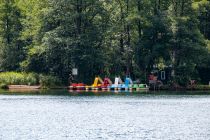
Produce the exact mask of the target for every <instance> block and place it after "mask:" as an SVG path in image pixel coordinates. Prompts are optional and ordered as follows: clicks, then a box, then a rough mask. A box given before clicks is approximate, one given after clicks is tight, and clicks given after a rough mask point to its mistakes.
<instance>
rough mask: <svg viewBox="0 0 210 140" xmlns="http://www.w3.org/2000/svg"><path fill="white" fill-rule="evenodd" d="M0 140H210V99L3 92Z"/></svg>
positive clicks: (191, 95)
mask: <svg viewBox="0 0 210 140" xmlns="http://www.w3.org/2000/svg"><path fill="white" fill-rule="evenodd" d="M0 139H1V140H29V139H34V140H39V139H44V140H45V139H46V140H47V139H48V140H66V139H79V140H85V139H94V140H95V139H105V140H106V139H117V140H118V139H119V140H123V139H124V140H129V139H130V140H133V139H134V140H135V139H144V140H153V139H154V140H157V139H159V140H185V139H186V140H208V139H210V93H207V92H206V93H204V92H199V93H198V92H189V93H184V92H182V93H178V92H173V93H166V92H165V93H159V92H155V93H154V92H153V93H70V92H67V91H44V92H30V93H29V92H25V93H22V92H21V93H18V92H5V91H3V92H1V93H0Z"/></svg>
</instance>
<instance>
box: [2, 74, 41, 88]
mask: <svg viewBox="0 0 210 140" xmlns="http://www.w3.org/2000/svg"><path fill="white" fill-rule="evenodd" d="M37 77H38V76H37V74H34V73H18V72H2V73H0V84H5V85H37V84H38V78H37Z"/></svg>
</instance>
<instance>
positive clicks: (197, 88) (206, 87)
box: [151, 85, 210, 91]
mask: <svg viewBox="0 0 210 140" xmlns="http://www.w3.org/2000/svg"><path fill="white" fill-rule="evenodd" d="M151 90H153V88H152V87H151ZM158 90H170V91H174V90H191V91H192V90H195V91H204V90H209V91H210V86H209V85H193V86H188V87H171V86H168V85H164V86H162V87H160V88H159V89H158Z"/></svg>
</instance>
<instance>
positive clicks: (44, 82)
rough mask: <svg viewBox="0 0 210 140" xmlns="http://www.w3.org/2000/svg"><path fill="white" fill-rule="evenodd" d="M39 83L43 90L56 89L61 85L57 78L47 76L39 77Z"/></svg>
mask: <svg viewBox="0 0 210 140" xmlns="http://www.w3.org/2000/svg"><path fill="white" fill-rule="evenodd" d="M39 83H40V85H41V86H42V87H43V88H50V87H58V86H61V85H62V84H61V83H62V82H61V80H60V79H59V78H57V77H55V76H49V75H40V76H39Z"/></svg>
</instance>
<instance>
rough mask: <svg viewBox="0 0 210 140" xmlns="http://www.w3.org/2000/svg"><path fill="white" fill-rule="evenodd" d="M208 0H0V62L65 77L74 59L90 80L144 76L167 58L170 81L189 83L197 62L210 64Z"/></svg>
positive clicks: (85, 79)
mask: <svg viewBox="0 0 210 140" xmlns="http://www.w3.org/2000/svg"><path fill="white" fill-rule="evenodd" d="M209 5H210V4H209V1H207V0H196V1H192V0H180V1H168V0H112V1H108V0H60V1H57V0H27V1H25V0H10V1H8V2H7V1H2V2H1V3H0V66H1V69H2V70H5V71H9V70H14V71H26V72H36V73H42V74H45V75H46V74H48V75H54V76H55V77H58V78H59V79H61V80H62V81H63V83H68V78H69V74H70V73H71V69H72V68H73V67H76V68H78V70H79V75H78V77H77V80H78V81H82V82H88V83H89V82H90V81H92V79H93V78H94V77H95V76H96V75H101V76H110V77H114V76H116V75H121V76H124V75H126V74H127V75H130V76H132V78H134V79H139V78H140V79H141V80H143V81H144V80H145V79H146V78H145V77H147V76H146V74H148V73H150V72H151V71H152V70H153V69H154V66H157V67H158V68H159V69H164V68H165V67H167V66H170V67H172V75H171V76H172V77H173V79H172V80H175V81H173V82H177V83H178V84H180V85H183V86H186V85H187V83H188V80H189V79H191V78H194V76H195V73H196V68H197V67H201V66H202V68H204V67H209V64H210V57H209V56H210V55H209V53H210V52H209V51H208V50H207V46H209V40H210V38H209V31H210V28H209V27H210V26H209V25H210V24H209V15H210V14H209V10H210V8H209ZM8 21H9V22H8ZM5 25H7V26H5ZM189 71H190V72H189ZM198 79H199V78H198ZM41 81H42V82H41V83H42V84H43V85H44V86H45V85H46V86H48V85H50V86H53V85H51V84H52V83H56V84H58V83H57V82H56V81H60V80H58V79H57V78H54V77H50V76H49V77H48V76H41ZM50 81H53V82H52V83H51V82H50ZM56 84H55V85H56Z"/></svg>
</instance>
